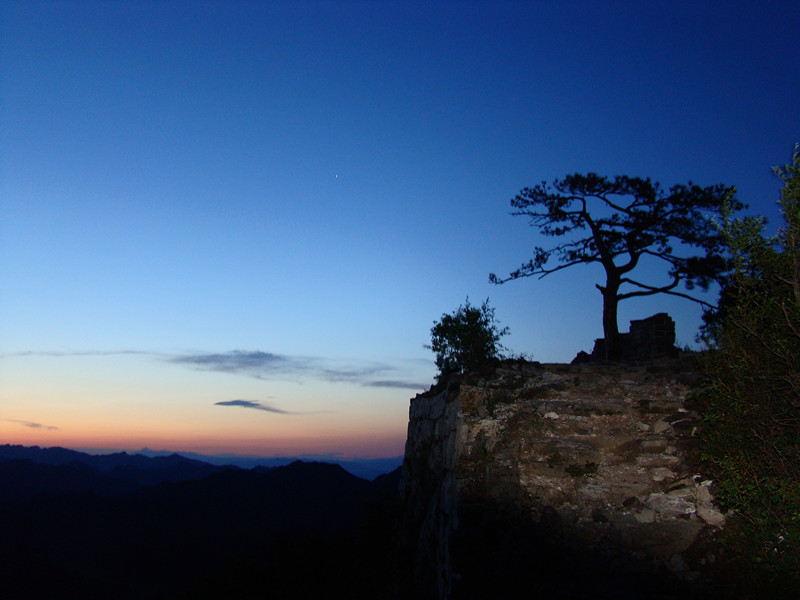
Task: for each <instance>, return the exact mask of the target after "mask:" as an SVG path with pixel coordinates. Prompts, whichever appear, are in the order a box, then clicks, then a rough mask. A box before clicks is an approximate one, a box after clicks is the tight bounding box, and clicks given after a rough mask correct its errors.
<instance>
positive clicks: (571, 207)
mask: <svg viewBox="0 0 800 600" xmlns="http://www.w3.org/2000/svg"><path fill="white" fill-rule="evenodd" d="M511 205H512V207H513V208H514V209H515V210H514V211H513V212H512V213H511V214H512V215H514V216H527V217H528V218H529V220H530V225H531V226H532V227H536V228H538V230H539V233H540V234H542V235H544V236H549V237H556V238H563V239H564V241H562V242H560V243H558V244H557V245H555V246H553V247H551V248H548V249H545V248H542V247H536V248H535V249H534V252H533V258H532V259H531V260H529V261H528V262H527V263H524V264H523V265H522V266H520V267H519V268H518V269H517V270H516V271H513V272H511V273H510V274H509V276H508V277H505V278H500V277H498V276H497V275H495V274H494V273H492V274H491V275H490V276H489V279H490V281H492V282H493V283H497V284H501V283H505V282H507V281H511V280H513V279H519V278H522V277H531V276H537V277H539V278H542V277H546V276H547V275H550V274H552V273H556V272H558V271H561V270H562V269H566V268H568V267H572V266H575V265H579V264H591V263H599V264H600V265H601V266H602V267H603V269H604V270H605V275H606V281H605V283H604V284H603V285H600V284H596V287H597V289H598V290H600V293H601V294H602V297H603V334H604V338H605V349H606V357H607V358H610V359H613V358H618V357H619V356H620V354H621V350H622V349H621V346H620V336H619V328H618V325H617V309H618V304H619V302H620V301H621V300H626V299H629V298H635V297H641V296H650V295H653V294H670V295H673V296H679V297H682V298H686V299H689V300H693V301H695V302H699V303H700V304H703V305H706V306H708V307H710V306H711V305H710V304H709V303H707V302H705V301H704V300H702V299H700V298H698V297H697V296H695V295H693V294H691V293H689V292H691V291H692V290H695V289H696V288H698V287H699V288H701V289H707V288H708V286H709V285H710V284H711V283H712V282H714V281H716V280H718V278H719V277H720V275H721V274H722V273H723V272H724V271H725V268H726V263H725V261H724V259H723V258H722V256H721V253H720V252H721V248H722V237H721V234H720V232H719V230H718V228H716V227H715V219H718V218H720V217H721V215H722V214H723V212H724V211H725V210H728V211H737V210H740V209H741V208H743V205H742V204H741V203H740V202H738V201H737V200H736V197H735V189H734V188H732V187H728V186H724V185H714V186H708V187H701V186H698V185H695V184H693V183H691V182H690V183H688V184H687V185H680V184H679V185H674V186H672V187H670V188H669V189H664V188H662V187H661V185H660V184H658V183H655V182H652V181H651V180H650V179H642V178H639V177H628V176H616V177H614V178H608V177H602V176H600V175H597V174H595V173H588V174H586V175H581V174H573V175H567V176H566V177H564V178H563V179H556V180H555V181H554V182H553V183H552V184H548V183H547V182H542V183H541V184H539V185H537V186H535V187H532V188H525V189H523V190H522V191H521V192H520V193H519V194H518V195H517V196H516V197H515V198H514V199H513V200H512V201H511ZM644 258H652V259H656V260H658V261H661V263H662V264H663V265H664V267H665V269H666V271H667V275H668V278H669V280H668V281H667V282H666V283H657V282H646V281H644V280H641V279H639V278H634V277H633V275H632V271H634V269H635V268H636V267H637V266H639V265H640V264H641V261H642V259H644ZM551 259H554V262H555V264H553V262H551ZM681 283H683V284H684V288H685V290H686V291H683V290H682V289H681V288H679V286H680V284H681Z"/></svg>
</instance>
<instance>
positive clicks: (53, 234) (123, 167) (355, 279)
mask: <svg viewBox="0 0 800 600" xmlns="http://www.w3.org/2000/svg"><path fill="white" fill-rule="evenodd" d="M0 27H1V28H2V29H1V30H0V443H19V444H26V445H32V444H38V445H41V446H52V445H62V446H67V447H74V448H119V449H127V450H132V449H140V448H142V447H145V446H147V447H150V448H154V449H168V450H193V451H199V452H206V453H216V452H235V453H240V454H260V455H273V454H299V453H338V454H341V455H343V456H392V455H398V454H402V451H403V444H404V441H405V433H406V425H407V417H408V401H409V398H410V397H412V396H413V395H414V394H416V393H418V392H420V391H423V390H424V389H425V388H427V387H428V386H429V385H430V384H431V383H432V381H433V379H434V375H435V371H436V369H435V366H434V364H433V361H432V358H433V356H432V354H431V353H430V352H429V351H428V350H426V349H425V348H423V345H424V344H426V343H428V342H429V336H430V327H431V325H432V324H433V321H434V320H436V319H438V318H439V317H440V316H441V314H442V313H444V312H452V311H453V310H455V309H456V308H457V307H458V306H459V304H460V303H463V301H464V299H465V298H466V297H467V296H469V297H470V299H471V300H473V301H474V302H475V303H479V302H480V301H481V300H483V299H485V298H487V297H489V298H490V301H491V304H492V306H494V307H495V309H496V317H497V318H498V319H499V320H500V321H501V323H502V325H507V326H509V327H510V329H511V335H510V336H508V337H507V338H506V339H505V345H506V346H508V347H509V349H510V350H511V351H513V352H515V353H524V354H526V355H528V356H530V357H531V358H533V359H535V360H540V361H543V362H556V361H569V360H571V359H572V358H573V357H574V356H575V354H576V353H577V352H578V351H579V350H581V349H584V350H591V348H592V345H593V340H594V339H595V338H596V337H599V336H601V335H602V327H601V322H600V314H601V298H600V294H599V292H597V290H596V289H595V288H594V284H595V283H596V282H598V281H600V280H601V277H602V273H601V272H600V271H598V270H597V269H593V268H589V267H586V268H575V269H570V270H568V271H564V272H561V273H557V274H555V275H552V276H550V277H548V278H546V279H544V280H541V281H538V280H534V279H525V280H521V281H516V282H511V283H508V284H506V285H503V286H493V285H491V284H490V283H489V282H488V275H489V273H490V272H496V273H498V274H500V275H503V274H506V273H508V272H509V271H511V270H513V269H515V268H516V267H517V266H519V264H521V263H522V262H524V261H526V260H527V259H528V258H530V252H531V249H532V248H533V247H534V246H535V245H537V244H541V243H543V242H545V243H546V242H549V241H550V240H547V239H545V240H542V239H540V238H537V235H536V232H535V230H533V229H531V228H530V227H528V225H527V223H526V222H525V221H524V220H522V219H521V218H515V217H511V216H510V215H509V211H510V206H509V200H510V199H511V198H512V197H513V196H514V195H515V194H516V193H517V192H518V191H519V190H520V189H521V188H523V187H525V186H528V185H534V184H537V183H539V182H541V181H542V180H548V181H551V180H553V179H554V178H556V177H562V176H563V175H566V174H568V173H573V172H586V171H595V172H598V173H601V174H605V175H617V174H627V175H637V176H649V177H652V178H653V179H654V180H656V181H659V182H661V183H662V184H664V185H667V186H669V185H672V184H675V183H686V182H688V181H690V180H691V181H694V182H696V183H698V184H701V185H711V184H716V183H724V184H728V185H735V186H737V189H738V192H739V198H740V199H741V200H742V201H744V202H745V203H747V204H749V205H750V209H749V211H748V212H749V214H761V215H765V216H767V217H768V219H769V220H770V223H771V226H772V227H775V226H777V224H778V212H777V206H776V202H777V200H778V197H779V189H780V186H779V182H778V181H777V179H776V178H775V177H774V176H773V175H772V172H771V167H772V166H774V165H778V164H785V163H787V162H788V161H789V159H790V157H791V152H792V148H793V145H794V144H795V143H796V142H798V141H800V77H798V73H800V53H798V51H797V50H798V31H800V8H798V4H797V2H796V1H795V0H787V1H785V2H768V1H767V2H749V1H741V2H736V1H733V2H731V1H725V2H702V1H701V2H697V1H693V2H676V1H673V0H670V1H665V2H655V1H648V2H613V1H612V2H576V1H559V2H549V1H548V2H545V1H542V2H524V3H520V2H379V1H368V2H302V1H296V2H279V1H276V2H224V1H221V2H182V1H181V2H179V1H172V2H170V1H153V2H147V1H143V2H122V1H120V2H114V1H110V2H106V1H103V2H72V1H67V2H57V1H54V2H37V1H31V0H25V1H21V2H15V1H8V0H3V1H2V2H1V3H0ZM708 299H710V300H712V301H713V299H714V298H713V295H710V296H709V297H708ZM661 311H667V312H669V313H670V314H671V315H672V316H673V317H674V318H675V320H676V321H677V337H678V342H679V343H680V344H692V343H693V341H694V337H695V334H696V332H697V326H698V324H699V322H700V312H701V311H700V309H699V307H698V306H696V305H694V304H692V303H689V302H686V301H683V300H679V299H670V298H668V297H654V298H650V299H646V300H629V301H627V302H624V303H623V304H622V305H621V307H620V324H621V326H622V327H623V329H624V328H626V327H627V323H628V321H629V320H630V319H638V318H644V317H647V316H649V315H651V314H654V313H656V312H661Z"/></svg>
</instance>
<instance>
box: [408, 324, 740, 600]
mask: <svg viewBox="0 0 800 600" xmlns="http://www.w3.org/2000/svg"><path fill="white" fill-rule="evenodd" d="M641 323H642V324H641V325H637V326H636V327H635V328H632V329H633V331H632V334H631V335H638V334H637V331H638V327H642V328H643V329H644V328H647V327H651V325H654V324H657V323H656V322H655V321H650V320H646V321H645V322H641ZM695 373H696V366H695V365H694V363H693V361H692V360H687V359H682V360H679V359H674V360H667V359H663V360H661V361H660V362H651V363H649V364H639V365H636V366H631V365H625V366H623V365H600V364H595V363H585V364H578V365H562V364H547V365H542V364H539V363H530V362H525V361H504V362H502V363H497V364H496V365H494V366H493V367H491V368H488V369H487V371H486V372H484V373H472V374H468V375H465V376H456V377H452V378H450V380H449V381H447V382H442V384H440V385H439V386H438V387H434V388H432V389H431V390H430V391H429V392H427V393H424V394H421V395H419V396H417V397H416V398H414V399H412V401H411V407H410V419H409V426H408V439H407V442H406V452H405V460H404V463H403V484H402V496H403V503H404V505H403V508H404V523H403V533H402V536H401V538H402V541H403V543H404V556H405V561H406V564H405V565H403V570H404V571H406V572H408V573H410V574H412V576H411V579H410V580H409V581H408V582H406V584H407V586H411V587H413V588H414V589H413V593H414V594H415V595H416V596H417V597H430V598H450V597H456V598H471V597H480V596H481V595H482V594H491V593H493V592H495V597H501V596H502V593H501V594H500V596H497V593H498V592H499V591H500V590H498V589H496V588H493V587H492V585H496V586H513V585H530V589H529V590H528V592H530V593H531V597H534V596H535V595H536V594H533V592H534V591H536V590H537V589H538V592H539V593H540V594H548V593H553V592H557V593H564V589H567V590H569V585H579V584H578V583H576V581H578V580H577V579H575V577H573V576H570V575H569V573H572V572H573V571H575V572H577V573H580V574H581V576H582V577H583V578H584V579H585V578H586V577H590V576H594V577H595V578H596V582H594V583H592V584H591V585H593V586H594V589H592V590H591V593H587V594H588V595H587V596H586V597H606V596H604V595H603V586H607V591H608V595H607V597H615V598H620V597H623V598H627V597H631V598H633V597H645V596H646V597H653V598H660V597H674V596H673V594H674V593H678V592H675V590H674V589H673V588H672V587H669V586H673V587H674V586H679V587H680V586H689V587H687V589H696V588H697V586H699V585H700V583H699V582H700V581H701V580H702V573H703V569H704V567H705V566H706V565H708V564H710V563H712V562H713V561H714V560H715V557H714V554H713V544H712V545H710V546H709V544H710V542H709V541H708V540H710V539H713V537H714V535H715V531H718V530H719V528H721V527H722V526H723V525H724V523H725V516H724V515H723V514H722V513H721V512H720V510H718V508H717V507H715V505H714V502H713V491H712V489H713V488H712V482H710V481H707V480H706V479H705V478H703V477H702V476H701V475H700V474H699V473H698V471H697V467H696V463H697V460H696V458H697V457H696V454H697V448H698V439H697V437H696V435H695V434H696V428H697V426H698V422H697V415H695V414H694V413H693V412H692V410H691V409H690V408H688V407H687V405H686V400H687V396H689V395H690V393H691V391H692V390H693V388H695V387H696V386H697V385H698V377H697V375H696V374H695ZM708 548H712V550H709V549H708ZM537 569H538V571H537ZM536 573H538V575H537V574H536ZM587 573H588V575H587ZM555 574H564V576H563V577H562V576H561V575H559V577H558V579H559V582H558V586H562V587H558V588H556V587H554V588H553V589H550V588H548V587H547V586H548V585H550V584H552V585H553V586H556V584H555V583H553V581H554V580H553V577H556V575H555ZM642 574H644V575H646V583H642V581H640V579H637V577H639V576H642ZM658 577H661V578H662V579H661V580H659V579H658ZM548 578H549V579H548ZM491 581H495V582H501V581H502V583H496V584H491V583H489V582H491ZM656 581H661V583H656V584H653V582H656ZM515 582H516V583H515ZM548 582H550V583H548ZM637 582H638V583H637ZM640 583H641V585H640ZM651 584H653V585H655V586H656V589H655V590H653V589H650V587H648V586H650V585H651ZM580 585H583V584H580ZM586 585H589V584H588V583H587V584H586ZM482 586H483V588H482ZM537 586H538V587H537ZM563 586H567V587H566V588H563ZM625 586H627V588H626V587H625ZM637 586H638V587H637ZM641 586H645V588H642V587H641ZM621 587H622V588H625V589H628V591H629V592H630V593H629V595H625V594H620V592H619V591H620V589H621ZM484 588H485V589H484ZM509 589H510V588H509ZM582 590H584V588H580V589H579V588H576V589H575V590H574V591H575V593H574V594H572V595H570V594H569V593H568V592H567V593H566V595H563V596H558V597H583V596H582V595H581V594H582V593H583V592H582ZM406 591H408V590H406ZM661 592H663V595H659V593H661ZM668 592H669V593H668ZM687 593H688V592H686V590H684V591H683V592H681V593H680V596H681V597H686V596H687ZM542 597H545V596H542Z"/></svg>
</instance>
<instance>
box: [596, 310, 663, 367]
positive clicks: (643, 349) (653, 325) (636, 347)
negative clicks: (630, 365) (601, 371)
mask: <svg viewBox="0 0 800 600" xmlns="http://www.w3.org/2000/svg"><path fill="white" fill-rule="evenodd" d="M620 342H621V344H622V359H623V360H627V361H641V360H653V359H656V358H664V357H669V358H675V357H677V356H678V349H677V348H676V347H675V321H673V320H672V318H671V317H670V316H669V315H668V314H667V313H658V314H656V315H653V316H652V317H648V318H646V319H640V320H636V321H631V326H630V331H629V332H628V333H623V334H620ZM605 356H606V345H605V340H604V339H603V338H600V339H597V340H595V342H594V349H593V350H592V354H591V359H592V360H603V359H604V358H605Z"/></svg>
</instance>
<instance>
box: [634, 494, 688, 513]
mask: <svg viewBox="0 0 800 600" xmlns="http://www.w3.org/2000/svg"><path fill="white" fill-rule="evenodd" d="M644 503H645V504H646V505H647V506H648V507H650V508H652V509H653V510H654V511H656V512H657V513H659V514H662V515H666V516H672V517H677V516H680V515H691V514H694V513H695V512H696V511H697V507H696V505H695V504H694V502H689V501H688V500H687V499H686V498H684V497H681V496H670V495H668V494H663V493H656V494H650V495H649V496H648V497H647V500H645V501H644Z"/></svg>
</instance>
